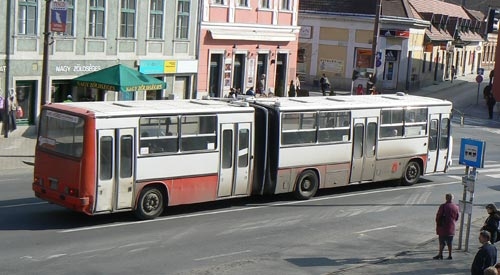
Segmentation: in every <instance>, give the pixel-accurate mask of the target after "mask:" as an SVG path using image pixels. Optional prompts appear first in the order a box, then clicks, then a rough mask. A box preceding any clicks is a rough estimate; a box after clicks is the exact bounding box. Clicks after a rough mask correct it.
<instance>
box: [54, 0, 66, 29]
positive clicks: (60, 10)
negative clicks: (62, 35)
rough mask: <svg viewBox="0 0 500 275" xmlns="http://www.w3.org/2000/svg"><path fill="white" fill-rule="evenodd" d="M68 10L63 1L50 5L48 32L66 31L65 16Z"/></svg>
mask: <svg viewBox="0 0 500 275" xmlns="http://www.w3.org/2000/svg"><path fill="white" fill-rule="evenodd" d="M67 12H68V8H67V3H66V2H65V1H54V2H52V4H51V12H50V14H51V18H50V30H51V31H53V32H65V31H66V16H67Z"/></svg>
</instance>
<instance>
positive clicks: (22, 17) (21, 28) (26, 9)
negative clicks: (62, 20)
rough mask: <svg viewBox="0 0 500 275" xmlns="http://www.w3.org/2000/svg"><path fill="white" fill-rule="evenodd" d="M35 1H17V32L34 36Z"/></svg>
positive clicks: (35, 19)
mask: <svg viewBox="0 0 500 275" xmlns="http://www.w3.org/2000/svg"><path fill="white" fill-rule="evenodd" d="M36 9H37V0H19V13H18V17H19V19H18V32H19V34H24V35H35V34H36V22H37V18H36V14H37V11H36Z"/></svg>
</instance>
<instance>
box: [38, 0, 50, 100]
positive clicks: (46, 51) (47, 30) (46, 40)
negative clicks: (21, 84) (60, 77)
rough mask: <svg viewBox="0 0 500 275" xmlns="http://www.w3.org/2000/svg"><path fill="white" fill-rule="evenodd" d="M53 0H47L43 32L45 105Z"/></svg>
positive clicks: (43, 96) (43, 97) (42, 92)
mask: <svg viewBox="0 0 500 275" xmlns="http://www.w3.org/2000/svg"><path fill="white" fill-rule="evenodd" d="M51 2H52V0H45V28H44V32H43V67H42V91H41V94H40V95H41V102H40V104H41V105H42V106H43V105H45V104H46V103H47V94H48V91H50V87H49V45H50V43H49V38H50V4H51Z"/></svg>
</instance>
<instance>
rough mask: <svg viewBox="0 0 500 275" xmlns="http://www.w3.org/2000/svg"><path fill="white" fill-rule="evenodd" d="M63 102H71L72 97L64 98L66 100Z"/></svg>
mask: <svg viewBox="0 0 500 275" xmlns="http://www.w3.org/2000/svg"><path fill="white" fill-rule="evenodd" d="M64 102H73V96H71V95H68V96H66V100H64Z"/></svg>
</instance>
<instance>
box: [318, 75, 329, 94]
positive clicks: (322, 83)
mask: <svg viewBox="0 0 500 275" xmlns="http://www.w3.org/2000/svg"><path fill="white" fill-rule="evenodd" d="M319 85H320V86H321V92H322V93H323V96H326V91H327V90H328V89H329V88H330V81H329V80H328V77H326V74H323V76H321V79H320V80H319Z"/></svg>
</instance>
